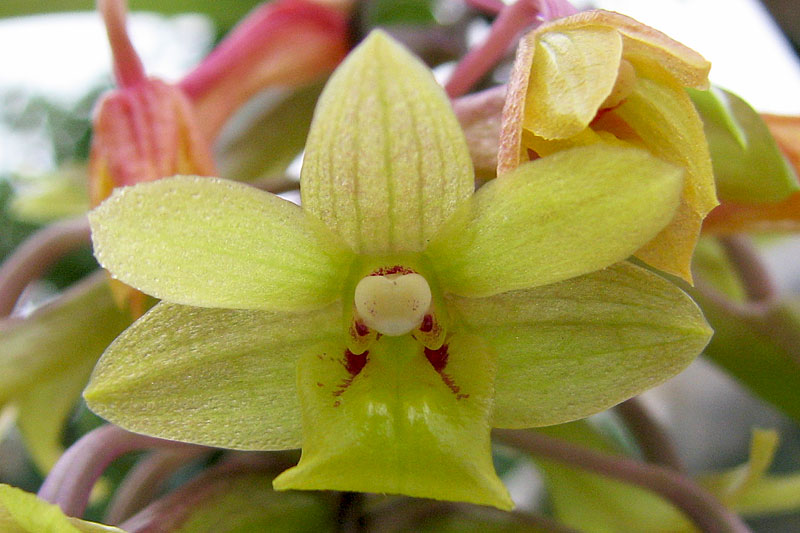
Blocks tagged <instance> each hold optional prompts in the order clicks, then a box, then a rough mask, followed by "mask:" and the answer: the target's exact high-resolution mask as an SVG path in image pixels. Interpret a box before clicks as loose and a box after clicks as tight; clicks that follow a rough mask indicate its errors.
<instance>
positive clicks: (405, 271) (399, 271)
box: [370, 265, 414, 276]
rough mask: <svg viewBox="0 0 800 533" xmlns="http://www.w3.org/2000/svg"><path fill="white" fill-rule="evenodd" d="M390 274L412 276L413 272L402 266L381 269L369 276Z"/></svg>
mask: <svg viewBox="0 0 800 533" xmlns="http://www.w3.org/2000/svg"><path fill="white" fill-rule="evenodd" d="M391 274H414V271H413V270H411V269H410V268H408V267H404V266H403V265H394V266H390V267H381V268H379V269H377V270H375V271H373V272H372V274H370V276H389V275H391Z"/></svg>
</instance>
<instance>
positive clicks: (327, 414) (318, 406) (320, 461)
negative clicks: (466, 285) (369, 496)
mask: <svg viewBox="0 0 800 533" xmlns="http://www.w3.org/2000/svg"><path fill="white" fill-rule="evenodd" d="M447 350H448V354H449V356H448V358H447V363H446V365H444V368H443V369H441V370H440V371H437V370H436V369H435V368H434V366H433V365H432V364H431V362H430V361H429V359H428V358H426V356H425V354H424V352H423V348H422V346H421V345H420V344H419V343H417V342H416V341H415V340H413V339H412V338H411V337H410V336H408V335H406V336H402V337H388V336H384V337H382V338H381V339H380V340H379V341H378V342H377V343H376V344H374V345H372V346H371V347H370V350H369V353H368V354H367V356H366V364H365V365H364V366H363V368H361V370H360V372H358V373H356V374H355V375H354V374H353V373H352V372H351V371H348V366H349V368H350V369H351V370H353V364H352V362H351V363H350V364H349V365H348V361H347V356H346V355H345V353H344V347H343V346H342V347H340V350H339V351H338V352H325V353H318V354H310V355H308V356H306V357H304V358H303V359H302V360H301V361H300V365H299V367H298V388H299V389H300V394H301V402H302V404H303V456H302V458H301V460H300V464H299V465H298V466H297V467H295V468H292V469H290V470H287V471H286V472H284V473H283V474H281V475H280V476H279V477H277V478H276V479H275V482H274V486H275V488H276V489H278V490H284V489H334V490H347V491H359V492H377V493H390V494H406V495H409V496H416V497H423V498H434V499H440V500H455V501H465V502H471V503H478V504H483V505H494V506H496V507H499V508H501V509H510V508H511V507H512V506H513V504H512V503H511V500H510V498H509V496H508V493H507V491H506V490H505V488H504V487H503V484H502V483H501V482H500V480H499V479H498V478H497V475H496V474H495V472H494V467H493V465H492V458H491V450H490V438H489V429H490V426H489V417H490V414H491V409H492V407H491V406H492V382H493V379H492V378H493V375H494V355H493V354H492V353H491V350H490V349H489V348H488V347H487V346H486V344H485V343H483V342H482V341H481V339H479V338H475V337H473V336H471V335H458V334H457V335H454V336H453V337H452V338H451V339H450V341H449V346H448V348H447Z"/></svg>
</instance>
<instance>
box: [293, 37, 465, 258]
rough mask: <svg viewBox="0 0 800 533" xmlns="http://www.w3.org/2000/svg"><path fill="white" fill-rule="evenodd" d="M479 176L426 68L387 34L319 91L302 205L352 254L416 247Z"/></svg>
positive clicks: (352, 56) (360, 52)
mask: <svg viewBox="0 0 800 533" xmlns="http://www.w3.org/2000/svg"><path fill="white" fill-rule="evenodd" d="M473 189H474V177H473V172H472V163H471V161H470V156H469V152H468V150H467V145H466V141H465V140H464V134H463V133H462V131H461V128H460V127H459V124H458V121H457V120H456V119H455V116H454V115H453V111H452V109H451V107H450V102H449V100H448V99H447V97H446V95H445V93H444V91H443V90H442V89H441V87H439V86H438V85H437V84H436V82H435V81H434V79H433V77H432V76H431V73H430V71H429V70H428V68H427V67H425V66H424V65H423V64H422V63H421V62H420V61H419V60H417V59H416V58H414V57H413V56H412V55H411V54H410V53H409V52H407V51H406V50H405V49H404V48H403V47H402V46H400V45H399V44H397V43H396V42H395V41H393V40H392V39H391V38H389V37H388V36H387V35H386V34H384V33H383V32H381V31H374V32H372V33H371V34H370V36H369V37H367V39H365V40H364V42H363V43H362V44H361V45H360V46H359V47H358V48H356V49H355V50H354V51H353V52H352V53H351V54H350V56H349V57H348V58H347V59H346V60H345V61H344V63H342V65H341V66H340V67H339V68H338V69H337V70H336V72H335V73H334V75H333V76H332V77H331V79H330V81H329V82H328V84H327V86H326V87H325V90H324V91H323V93H322V96H321V98H320V101H319V104H318V105H317V110H316V113H315V115H314V120H313V122H312V125H311V132H310V134H309V138H308V143H307V144H306V153H305V158H304V160H303V170H302V178H301V190H302V195H303V207H304V209H306V210H308V211H309V212H310V213H312V214H314V215H316V216H317V217H319V218H320V219H321V220H322V221H323V222H325V223H326V224H327V225H328V227H330V228H331V229H333V230H334V231H335V232H336V233H338V234H339V235H341V236H342V237H343V238H344V240H345V241H347V243H349V244H350V245H351V246H352V247H353V249H354V250H355V251H356V252H359V253H370V254H378V253H391V252H419V251H422V249H424V248H425V245H426V244H427V243H428V241H429V240H430V238H431V237H432V236H433V235H434V233H435V232H436V230H437V229H438V228H439V226H440V225H441V224H442V223H443V222H444V221H445V220H446V219H447V217H448V216H449V215H450V214H451V213H452V212H453V211H454V209H455V207H456V205H457V204H458V203H459V202H461V201H462V200H465V199H466V198H468V197H469V195H470V194H472V191H473Z"/></svg>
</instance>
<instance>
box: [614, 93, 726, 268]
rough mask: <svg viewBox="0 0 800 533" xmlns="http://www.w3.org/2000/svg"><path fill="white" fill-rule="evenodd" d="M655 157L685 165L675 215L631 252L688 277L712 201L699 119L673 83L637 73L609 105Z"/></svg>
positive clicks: (714, 198) (712, 189)
mask: <svg viewBox="0 0 800 533" xmlns="http://www.w3.org/2000/svg"><path fill="white" fill-rule="evenodd" d="M614 113H615V114H617V115H618V116H620V117H621V118H622V119H623V120H624V121H625V122H626V123H627V124H628V125H629V126H630V128H631V129H633V130H634V131H635V133H636V135H637V136H638V137H639V138H640V139H641V140H642V142H643V143H644V145H645V146H646V147H647V149H648V150H649V151H650V152H651V153H652V154H653V155H655V156H656V157H659V158H661V159H664V160H665V161H668V162H670V163H672V164H674V165H676V166H679V167H681V168H684V169H686V174H685V177H684V182H683V192H682V194H681V206H680V208H679V209H678V211H677V213H676V217H675V219H674V220H673V221H672V222H671V223H670V224H669V225H668V226H667V227H666V228H664V229H663V230H662V232H661V233H659V235H657V236H656V237H655V239H653V240H652V241H650V242H648V243H647V244H646V245H645V246H644V247H643V248H642V249H641V250H639V251H638V252H637V253H636V256H637V257H638V258H640V259H641V260H643V261H645V262H646V263H648V264H650V265H652V266H654V267H656V268H658V269H660V270H663V271H665V272H669V273H670V274H674V275H676V276H680V277H682V278H683V279H685V280H687V281H689V282H691V279H692V274H691V269H690V266H691V259H692V253H693V252H694V247H695V244H696V243H697V237H698V235H699V234H700V226H701V224H702V221H703V218H704V217H705V216H706V215H707V214H708V212H709V211H711V210H712V209H713V208H714V207H715V206H716V205H717V195H716V189H715V185H714V174H713V171H712V168H711V156H710V155H709V152H708V144H707V143H706V138H705V134H704V132H703V123H702V122H701V121H700V117H699V115H698V114H697V111H696V110H695V108H694V105H693V104H692V101H691V100H690V99H689V96H688V95H687V94H686V92H685V91H684V90H683V88H682V87H680V86H678V85H668V84H662V83H658V82H655V81H652V80H648V79H640V80H639V81H638V83H637V85H636V88H635V89H634V90H633V92H632V93H631V94H630V95H628V97H627V99H626V100H625V102H624V103H623V104H622V105H621V106H619V107H618V108H617V109H615V110H614Z"/></svg>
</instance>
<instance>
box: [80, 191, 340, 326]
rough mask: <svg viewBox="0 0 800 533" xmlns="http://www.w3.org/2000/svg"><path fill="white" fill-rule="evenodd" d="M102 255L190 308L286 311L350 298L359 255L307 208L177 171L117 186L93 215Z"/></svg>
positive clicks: (122, 273)
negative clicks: (346, 292) (346, 285)
mask: <svg viewBox="0 0 800 533" xmlns="http://www.w3.org/2000/svg"><path fill="white" fill-rule="evenodd" d="M89 220H90V222H91V225H92V240H93V242H94V249H95V255H96V256H97V259H98V261H100V264H102V265H103V266H104V267H105V268H107V269H108V270H110V271H111V274H112V275H113V276H114V277H116V278H117V279H120V280H121V281H123V282H125V283H127V284H129V285H132V286H134V287H136V288H137V289H139V290H141V291H143V292H146V293H148V294H151V295H153V296H155V297H157V298H161V299H164V300H167V301H171V302H175V303H181V304H186V305H197V306H204V307H227V308H236V309H273V310H274V309H278V310H284V311H293V310H303V309H310V308H315V307H321V306H323V305H325V304H328V303H331V302H333V301H335V300H336V299H338V298H339V297H340V294H339V289H340V285H341V280H342V279H343V278H344V276H345V275H346V272H347V268H348V266H349V263H350V260H351V258H352V254H351V253H350V251H349V250H348V249H347V248H346V246H344V245H343V244H342V243H341V241H340V240H339V239H337V238H336V236H335V235H333V234H331V233H330V232H329V231H327V230H326V229H325V227H323V226H322V225H321V224H319V222H317V221H315V220H313V219H312V218H310V217H307V216H305V215H304V214H303V212H302V211H301V210H300V208H298V207H297V206H295V205H293V204H291V203H290V202H288V201H285V200H282V199H280V198H278V197H277V196H275V195H272V194H269V193H266V192H262V191H259V190H257V189H254V188H252V187H248V186H246V185H242V184H238V183H234V182H230V181H225V180H219V179H213V178H199V177H196V176H175V177H173V178H168V179H163V180H158V181H155V182H152V183H143V184H140V185H138V186H136V187H128V188H125V189H121V190H118V191H116V192H115V193H114V194H113V195H112V196H111V198H109V199H108V200H107V201H105V202H103V204H102V205H101V206H100V207H98V208H97V209H95V210H94V211H92V213H91V214H90V215H89Z"/></svg>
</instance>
